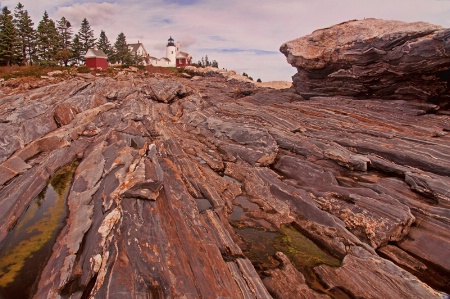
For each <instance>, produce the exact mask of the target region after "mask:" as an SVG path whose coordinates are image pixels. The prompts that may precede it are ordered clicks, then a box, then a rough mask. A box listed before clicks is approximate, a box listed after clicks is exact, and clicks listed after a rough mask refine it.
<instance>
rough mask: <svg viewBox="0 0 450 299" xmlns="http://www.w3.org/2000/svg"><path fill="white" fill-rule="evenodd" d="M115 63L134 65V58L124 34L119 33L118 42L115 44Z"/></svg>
mask: <svg viewBox="0 0 450 299" xmlns="http://www.w3.org/2000/svg"><path fill="white" fill-rule="evenodd" d="M113 61H114V62H118V63H120V64H132V57H131V53H130V50H129V49H128V45H127V39H126V37H125V34H123V32H121V33H119V35H118V36H117V39H116V42H115V43H114V58H113Z"/></svg>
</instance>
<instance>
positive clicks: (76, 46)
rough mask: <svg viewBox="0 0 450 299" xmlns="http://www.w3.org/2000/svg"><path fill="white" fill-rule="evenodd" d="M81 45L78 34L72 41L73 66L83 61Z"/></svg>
mask: <svg viewBox="0 0 450 299" xmlns="http://www.w3.org/2000/svg"><path fill="white" fill-rule="evenodd" d="M82 52H83V44H82V43H81V42H80V38H79V36H78V34H75V36H74V38H73V41H72V58H71V60H72V61H73V63H74V64H79V63H80V62H81V61H83V56H82Z"/></svg>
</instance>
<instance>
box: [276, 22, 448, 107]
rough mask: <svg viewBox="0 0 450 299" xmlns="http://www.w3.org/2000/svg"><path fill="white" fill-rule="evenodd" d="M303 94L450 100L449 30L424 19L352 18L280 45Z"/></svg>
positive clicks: (443, 102)
mask: <svg viewBox="0 0 450 299" xmlns="http://www.w3.org/2000/svg"><path fill="white" fill-rule="evenodd" d="M280 51H281V52H282V53H283V54H284V55H286V57H287V61H288V62H289V63H290V64H291V65H292V66H294V67H296V68H297V70H298V73H297V74H296V75H294V77H293V84H294V86H295V88H296V90H297V91H298V92H299V93H300V94H301V95H302V96H303V97H305V98H310V97H312V96H319V95H324V96H326V95H343V96H353V97H359V98H373V97H380V98H386V99H404V100H417V99H418V100H423V101H431V102H435V103H439V104H440V106H441V107H442V106H445V105H448V103H449V102H450V96H449V90H448V84H449V78H450V29H445V28H442V27H440V26H436V25H432V24H429V23H423V22H417V23H405V22H400V21H386V20H380V19H364V20H353V21H349V22H345V23H341V24H338V25H335V26H332V27H330V28H325V29H320V30H316V31H314V32H313V33H311V34H310V35H307V36H304V37H302V38H299V39H296V40H293V41H289V42H286V43H284V44H283V45H282V46H281V48H280Z"/></svg>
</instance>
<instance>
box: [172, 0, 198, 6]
mask: <svg viewBox="0 0 450 299" xmlns="http://www.w3.org/2000/svg"><path fill="white" fill-rule="evenodd" d="M164 2H166V3H174V4H180V5H193V4H196V3H198V2H200V0H165V1H164Z"/></svg>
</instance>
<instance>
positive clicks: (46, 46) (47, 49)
mask: <svg viewBox="0 0 450 299" xmlns="http://www.w3.org/2000/svg"><path fill="white" fill-rule="evenodd" d="M37 41H38V44H37V56H38V60H39V63H40V64H56V60H57V53H58V50H59V48H60V45H59V36H58V31H57V30H56V26H55V22H54V21H53V20H52V19H50V18H49V17H48V14H47V12H44V16H43V17H42V20H41V21H40V22H39V25H38V28H37Z"/></svg>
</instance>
